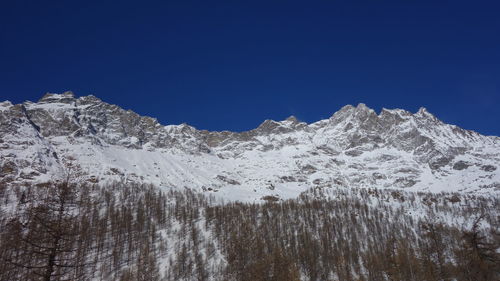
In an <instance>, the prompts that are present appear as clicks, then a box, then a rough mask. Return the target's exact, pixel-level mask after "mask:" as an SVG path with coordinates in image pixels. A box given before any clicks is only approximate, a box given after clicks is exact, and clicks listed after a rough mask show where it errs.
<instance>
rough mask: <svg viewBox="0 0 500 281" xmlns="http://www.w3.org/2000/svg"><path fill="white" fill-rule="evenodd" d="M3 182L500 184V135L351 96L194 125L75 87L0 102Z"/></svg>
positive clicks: (238, 193) (240, 192)
mask: <svg viewBox="0 0 500 281" xmlns="http://www.w3.org/2000/svg"><path fill="white" fill-rule="evenodd" d="M0 168H1V170H0V182H1V183H3V184H6V185H9V186H15V185H26V184H44V183H46V182H48V181H51V180H57V179H60V178H61V177H63V176H64V175H68V174H71V175H73V176H74V177H76V178H78V180H82V181H87V182H91V183H109V182H113V181H133V182H141V183H151V184H154V185H156V186H159V187H162V188H190V189H194V190H198V191H200V192H205V193H208V194H213V195H214V196H216V197H221V198H224V199H228V200H240V201H256V200H257V201H258V200H261V198H264V197H266V196H273V197H277V198H281V199H286V198H293V197H296V196H298V195H299V194H300V193H301V192H303V191H305V190H307V189H309V188H314V187H370V188H393V189H404V190H407V191H425V192H427V191H430V192H441V191H447V192H467V193H470V192H474V193H493V194H498V192H499V191H500V170H499V168H500V137H497V136H484V135H481V134H479V133H477V132H474V131H470V130H465V129H462V128H459V127H457V126H455V125H450V124H446V123H444V122H442V121H440V120H439V119H437V118H436V117H435V116H434V115H433V114H431V113H430V112H428V111H427V110H426V109H425V108H421V109H420V110H419V111H418V112H416V113H411V112H408V111H406V110H403V109H382V111H381V112H380V113H377V112H375V111H374V110H373V109H370V108H368V107H367V106H366V105H364V104H362V103H361V104H358V105H357V106H352V105H346V106H344V107H342V108H341V109H340V110H338V111H337V112H335V113H334V114H333V115H332V116H331V117H330V118H328V119H324V120H320V121H317V122H314V123H310V124H308V123H305V122H301V121H300V120H298V119H297V118H295V117H293V116H291V117H289V118H287V119H285V120H282V121H274V120H265V121H264V122H263V123H262V124H260V125H259V126H258V127H257V128H255V129H253V130H250V131H244V132H230V131H207V130H198V129H196V128H194V127H192V126H189V125H187V124H181V125H166V126H165V125H162V124H160V123H159V122H158V121H157V120H156V119H154V118H151V117H146V116H140V115H139V114H137V113H135V112H133V111H131V110H125V109H123V108H120V107H119V106H116V105H112V104H108V103H106V102H104V101H102V100H100V99H99V98H97V97H94V96H82V97H75V95H74V94H73V93H71V92H65V93H62V94H46V95H45V96H43V97H42V98H41V99H40V100H39V101H38V102H30V101H26V102H24V103H21V104H12V103H11V102H9V101H4V102H2V103H0Z"/></svg>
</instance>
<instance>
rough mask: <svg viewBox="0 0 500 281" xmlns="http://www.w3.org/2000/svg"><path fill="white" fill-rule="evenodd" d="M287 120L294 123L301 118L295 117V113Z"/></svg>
mask: <svg viewBox="0 0 500 281" xmlns="http://www.w3.org/2000/svg"><path fill="white" fill-rule="evenodd" d="M285 121H289V122H292V123H299V120H298V119H297V117H295V116H293V115H290V116H289V117H288V118H286V119H285Z"/></svg>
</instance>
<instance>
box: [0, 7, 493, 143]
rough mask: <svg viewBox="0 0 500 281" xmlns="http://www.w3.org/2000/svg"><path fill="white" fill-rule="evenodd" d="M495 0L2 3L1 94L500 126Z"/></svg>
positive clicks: (187, 118) (244, 119)
mask: <svg viewBox="0 0 500 281" xmlns="http://www.w3.org/2000/svg"><path fill="white" fill-rule="evenodd" d="M498 2H499V1H488V2H486V1H467V2H461V1H452V0H450V1H438V0H434V1H372V0H371V1H326V0H325V1H272V0H267V1H256V0H255V1H197V2H194V1H189V0H182V1H158V2H153V1H106V0H101V1H57V0H51V1H24V0H16V1H2V2H1V4H0V99H1V100H11V101H12V102H15V103H19V102H22V101H25V100H33V101H35V100H38V99H39V98H40V97H41V96H42V95H43V94H44V93H45V92H63V91H66V90H72V91H74V92H75V93H76V94H77V95H79V96H81V95H87V94H94V95H96V96H98V97H100V98H101V99H103V100H104V101H107V102H110V103H114V104H118V105H120V106H122V107H124V108H127V109H133V110H134V111H136V112H138V113H140V114H144V115H149V116H153V117H156V118H158V119H159V120H160V122H162V123H163V124H178V123H182V122H186V123H189V124H191V125H194V126H195V127H197V128H200V129H210V130H223V129H228V130H237V131H241V130H247V129H251V128H254V127H256V126H257V125H258V124H259V123H260V122H262V121H263V120H264V119H277V120H280V119H284V118H286V117H287V116H289V115H295V116H297V117H298V118H299V119H301V120H303V121H307V122H311V121H316V120H319V119H323V118H328V117H329V116H330V115H331V114H332V113H334V112H335V111H336V110H338V109H339V108H340V107H342V106H343V105H345V104H357V103H359V102H363V103H366V104H367V105H368V106H369V107H372V108H374V109H375V110H377V111H379V110H380V109H381V108H382V107H386V108H404V109H407V110H410V111H416V110H418V108H419V107H421V106H424V107H426V108H428V110H429V111H430V112H432V113H434V114H435V115H436V116H437V117H438V118H440V119H442V120H444V121H445V122H448V123H452V124H457V125H459V126H461V127H464V128H466V129H473V130H476V131H479V132H481V133H483V134H489V135H500V109H499V107H500V87H499V84H500V16H499V15H500V4H497V3H498Z"/></svg>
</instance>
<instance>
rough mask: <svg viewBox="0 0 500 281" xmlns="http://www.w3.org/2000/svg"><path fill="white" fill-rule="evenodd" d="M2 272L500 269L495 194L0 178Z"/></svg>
mask: <svg viewBox="0 0 500 281" xmlns="http://www.w3.org/2000/svg"><path fill="white" fill-rule="evenodd" d="M0 199H1V205H0V206H1V209H0V210H1V212H0V235H1V239H0V260H1V262H0V280H2V281H12V280H123V281H126V280H130V281H132V280H144V281H155V280H185V281H188V280H189V281H191V280H193V281H194V280H197V281H205V280H221V281H225V280H227V281H233V280H234V281H246V280H252V281H261V280H262V281H264V280H270V281H281V280H283V281H285V280H286V281H293V280H308V281H309V280H311V281H319V280H352V281H361V280H366V281H368V280H370V281H378V280H380V281H386V280H413V281H420V280H422V281H423V280H426V281H438V280H457V281H462V280H464V281H466V280H467V281H473V280H475V281H492V280H500V249H499V245H500V231H499V226H500V222H499V220H500V217H499V210H500V204H499V203H500V202H499V199H498V198H495V197H493V196H491V197H480V196H474V195H466V194H448V193H440V194H430V193H410V192H404V191H400V190H399V191H396V190H377V189H349V188H316V189H311V190H310V191H308V192H305V193H303V194H302V195H301V196H300V197H299V198H297V199H293V200H279V199H278V198H274V197H268V198H264V199H266V201H267V202H266V203H259V204H250V203H238V202H226V203H224V202H221V201H219V200H216V199H215V198H213V197H210V196H206V195H204V194H203V193H199V192H194V191H192V190H190V189H184V190H179V189H158V188H156V187H153V186H149V185H138V184H132V183H114V184H109V185H107V186H98V185H91V184H76V183H72V182H70V181H60V182H55V183H51V184H45V185H38V186H33V187H28V188H20V187H19V188H6V187H0Z"/></svg>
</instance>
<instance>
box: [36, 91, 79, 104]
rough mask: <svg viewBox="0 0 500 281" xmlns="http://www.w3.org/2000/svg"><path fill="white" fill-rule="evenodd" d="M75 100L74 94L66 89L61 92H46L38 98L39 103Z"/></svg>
mask: <svg viewBox="0 0 500 281" xmlns="http://www.w3.org/2000/svg"><path fill="white" fill-rule="evenodd" d="M74 100H75V94H74V93H73V92H72V91H66V92H64V93H62V94H56V93H47V94H45V95H44V96H43V97H42V98H41V99H40V100H38V102H39V103H54V102H60V103H69V102H72V101H74Z"/></svg>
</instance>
